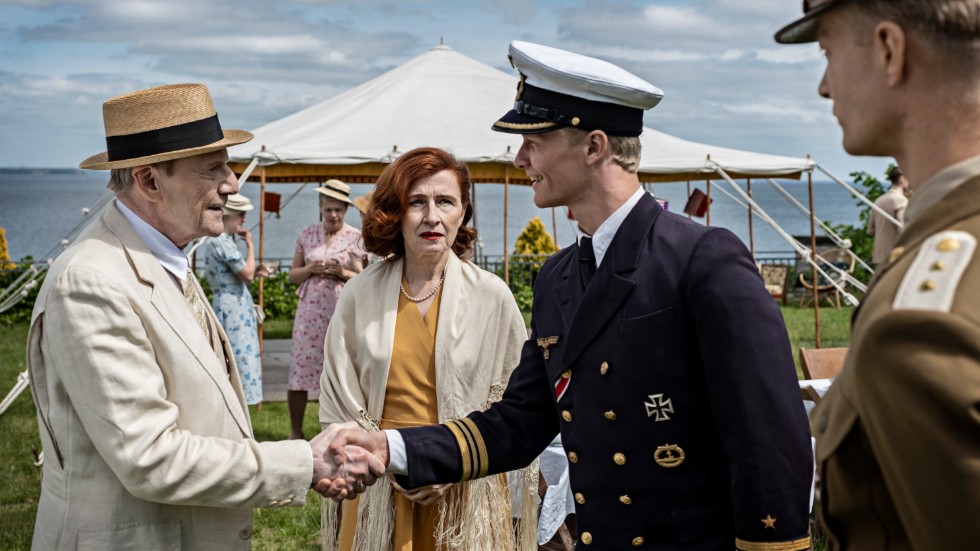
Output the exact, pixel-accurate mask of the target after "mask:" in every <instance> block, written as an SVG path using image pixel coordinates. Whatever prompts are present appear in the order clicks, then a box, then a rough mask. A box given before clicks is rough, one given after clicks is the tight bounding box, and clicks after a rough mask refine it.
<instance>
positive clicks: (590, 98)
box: [493, 40, 664, 136]
mask: <svg viewBox="0 0 980 551" xmlns="http://www.w3.org/2000/svg"><path fill="white" fill-rule="evenodd" d="M509 52H510V53H509V57H510V60H511V64H513V65H514V67H515V68H516V69H517V70H518V71H520V73H521V80H520V83H519V84H518V86H517V101H515V103H514V109H513V110H511V111H510V112H508V113H507V114H506V115H504V116H503V117H501V119H500V120H498V121H497V122H496V123H494V125H493V129H494V130H497V131H500V132H510V133H516V134H530V133H539V132H550V131H552V130H556V129H558V128H560V127H563V126H574V127H577V128H582V129H583V130H603V131H605V132H606V133H607V134H610V135H621V136H639V135H640V132H642V130H643V111H645V110H647V109H650V108H652V107H654V106H656V105H657V104H658V103H659V102H660V100H661V98H663V96H664V93H663V91H662V90H660V88H657V87H656V86H654V85H653V84H650V83H649V82H647V81H645V80H643V79H642V78H640V77H638V76H636V75H634V74H633V73H630V72H629V71H627V70H625V69H623V68H622V67H618V66H616V65H613V64H612V63H609V62H608V61H603V60H601V59H596V58H594V57H588V56H584V55H580V54H576V53H573V52H568V51H565V50H560V49H558V48H552V47H549V46H543V45H541V44H534V43H531V42H523V41H518V40H515V41H513V42H511V43H510V49H509Z"/></svg>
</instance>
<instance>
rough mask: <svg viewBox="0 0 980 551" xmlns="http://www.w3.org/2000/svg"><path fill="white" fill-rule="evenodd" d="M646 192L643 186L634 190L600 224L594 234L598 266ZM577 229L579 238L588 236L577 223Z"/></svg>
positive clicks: (593, 244)
mask: <svg viewBox="0 0 980 551" xmlns="http://www.w3.org/2000/svg"><path fill="white" fill-rule="evenodd" d="M645 193H646V190H644V189H643V187H642V186H641V187H640V188H639V189H637V190H636V191H635V192H633V195H631V196H630V198H629V199H627V200H626V202H625V203H623V204H622V205H621V206H620V207H619V208H618V209H616V212H614V213H612V215H610V216H609V218H606V220H605V221H604V222H603V223H602V224H599V228H598V229H596V231H595V233H594V234H593V235H592V250H594V251H595V265H596V268H598V267H599V266H600V265H601V264H602V259H603V258H604V257H605V256H606V251H608V250H609V245H610V244H611V243H612V240H613V237H616V232H617V231H619V227H620V226H622V225H623V221H624V220H626V217H627V216H629V213H630V212H632V211H633V207H635V206H636V204H637V203H639V202H640V198H641V197H643V194H645ZM575 230H576V232H577V233H578V239H581V238H582V237H588V234H586V233H585V232H583V231H582V230H581V229H580V228H579V227H578V224H576V226H575ZM578 239H576V241H578Z"/></svg>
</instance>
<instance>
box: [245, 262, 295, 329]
mask: <svg viewBox="0 0 980 551" xmlns="http://www.w3.org/2000/svg"><path fill="white" fill-rule="evenodd" d="M297 288H298V286H297V285H296V284H294V283H292V282H291V281H289V271H288V270H286V271H281V272H278V273H276V274H275V275H273V276H271V277H267V278H265V285H264V286H263V293H262V297H263V299H264V300H263V306H264V308H265V317H266V319H289V320H291V319H293V318H294V317H296V303H297V302H298V301H299V297H297V296H296V289H297ZM249 291H250V292H251V293H252V299H253V300H255V302H256V303H257V302H258V301H259V280H258V279H255V280H254V281H252V284H251V285H250V286H249Z"/></svg>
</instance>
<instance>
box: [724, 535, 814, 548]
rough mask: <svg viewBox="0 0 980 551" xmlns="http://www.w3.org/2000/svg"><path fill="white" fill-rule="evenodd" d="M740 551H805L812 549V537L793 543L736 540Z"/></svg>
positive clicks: (736, 546)
mask: <svg viewBox="0 0 980 551" xmlns="http://www.w3.org/2000/svg"><path fill="white" fill-rule="evenodd" d="M735 548H736V549H738V550H739V551H805V550H807V549H810V536H807V537H805V538H800V539H798V540H793V541H745V540H740V539H738V538H735Z"/></svg>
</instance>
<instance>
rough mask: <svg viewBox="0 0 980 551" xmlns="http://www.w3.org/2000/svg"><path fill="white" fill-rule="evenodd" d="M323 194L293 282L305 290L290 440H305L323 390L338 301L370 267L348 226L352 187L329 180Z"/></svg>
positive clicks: (301, 242) (290, 397) (302, 238)
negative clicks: (316, 396)
mask: <svg viewBox="0 0 980 551" xmlns="http://www.w3.org/2000/svg"><path fill="white" fill-rule="evenodd" d="M316 190H317V191H318V192H319V193H320V214H322V215H323V223H321V224H313V225H310V226H307V227H306V228H305V229H304V230H303V231H302V232H300V234H299V238H298V239H296V254H295V256H294V257H293V264H292V267H291V268H290V269H289V280H290V281H292V282H293V283H295V284H297V285H299V290H298V291H297V295H299V303H298V304H297V306H296V318H295V320H294V321H293V344H292V354H291V356H292V357H291V361H290V364H289V384H288V386H287V389H288V392H287V394H286V400H287V402H288V404H289V420H290V424H291V430H290V433H289V437H290V438H293V439H296V438H303V416H304V414H305V412H306V402H307V396H308V394H307V393H308V392H319V391H320V373H321V372H322V371H323V338H324V336H325V335H326V334H327V325H329V323H330V318H331V317H333V312H334V309H335V308H336V307H337V297H339V296H340V290H341V289H343V288H344V284H345V283H347V281H348V280H349V279H350V278H352V277H354V276H355V275H357V274H358V273H359V272H360V271H361V270H362V269H364V265H365V264H366V256H367V253H366V252H365V251H364V249H363V245H362V243H361V232H360V231H358V230H357V229H355V228H353V227H351V226H349V225H347V224H345V223H344V215H345V214H346V213H347V207H348V206H350V205H352V204H354V203H353V202H352V201H351V197H350V187H349V186H348V185H347V184H345V183H343V182H341V181H340V180H327V181H326V182H325V183H324V184H323V186H322V187H318V188H316Z"/></svg>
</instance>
